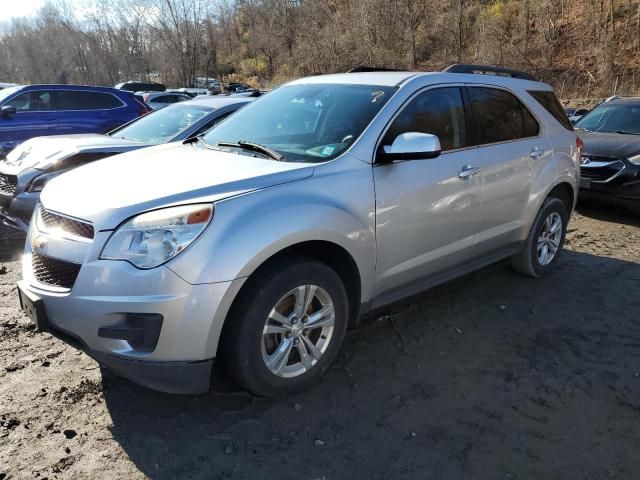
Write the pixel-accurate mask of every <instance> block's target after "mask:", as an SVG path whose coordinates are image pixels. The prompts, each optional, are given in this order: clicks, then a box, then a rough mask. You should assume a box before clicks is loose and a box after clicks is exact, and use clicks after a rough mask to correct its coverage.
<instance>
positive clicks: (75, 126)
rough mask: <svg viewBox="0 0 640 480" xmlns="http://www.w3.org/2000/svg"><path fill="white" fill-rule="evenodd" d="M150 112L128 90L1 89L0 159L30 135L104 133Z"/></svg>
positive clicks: (27, 87) (43, 87)
mask: <svg viewBox="0 0 640 480" xmlns="http://www.w3.org/2000/svg"><path fill="white" fill-rule="evenodd" d="M148 111H149V109H148V107H147V106H146V105H144V103H142V102H140V101H139V100H137V99H136V98H135V97H134V96H133V94H132V93H131V92H127V91H123V90H117V89H115V88H107V87H87V86H80V85H27V86H20V85H18V86H15V87H9V88H5V89H3V90H0V158H1V157H3V156H4V155H6V154H7V153H8V152H9V151H11V150H13V149H14V148H15V147H16V146H17V145H19V144H20V143H22V142H24V141H25V140H28V139H30V138H32V137H42V136H47V135H67V134H71V133H106V132H108V131H111V130H113V129H114V128H116V127H119V126H120V125H123V124H125V123H127V122H129V121H130V120H132V119H134V118H136V117H138V116H139V115H143V114H145V113H147V112H148Z"/></svg>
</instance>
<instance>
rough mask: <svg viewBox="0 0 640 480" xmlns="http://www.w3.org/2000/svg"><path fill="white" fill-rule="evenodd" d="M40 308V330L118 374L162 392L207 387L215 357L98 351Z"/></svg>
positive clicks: (199, 390) (194, 391)
mask: <svg viewBox="0 0 640 480" xmlns="http://www.w3.org/2000/svg"><path fill="white" fill-rule="evenodd" d="M38 300H41V299H38ZM41 310H42V311H41V312H40V315H41V317H40V320H39V325H38V326H39V328H40V330H41V331H43V332H48V333H50V334H51V335H53V336H54V337H56V338H58V339H60V340H62V341H64V342H66V343H68V344H69V345H71V346H72V347H74V348H77V349H78V350H81V351H83V352H84V353H86V354H87V355H89V356H90V357H91V358H93V359H94V360H96V361H97V362H98V363H100V364H101V365H103V366H105V367H107V368H108V369H109V370H111V371H113V372H114V373H116V374H117V375H120V376H121V377H124V378H127V379H129V380H131V381H133V382H135V383H138V384H140V385H142V386H144V387H147V388H151V389H153V390H158V391H161V392H165V393H176V394H198V393H204V392H206V391H208V390H209V384H210V381H211V372H212V368H213V363H214V361H215V359H214V358H210V359H207V360H202V361H193V362H168V361H164V362H154V361H148V360H136V359H130V358H126V357H122V356H119V355H114V354H110V353H105V352H100V351H97V350H93V349H91V348H90V347H89V346H88V345H87V344H86V343H85V342H84V341H83V340H82V338H80V337H78V336H77V335H74V334H72V333H70V332H67V331H65V330H63V329H61V328H59V327H57V326H55V325H53V324H51V323H50V322H49V321H48V317H47V315H46V310H45V308H44V307H43V308H41Z"/></svg>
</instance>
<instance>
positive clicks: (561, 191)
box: [545, 182, 576, 215]
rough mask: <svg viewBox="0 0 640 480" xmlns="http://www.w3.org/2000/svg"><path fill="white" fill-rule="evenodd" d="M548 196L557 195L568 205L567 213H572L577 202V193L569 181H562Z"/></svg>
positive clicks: (556, 196)
mask: <svg viewBox="0 0 640 480" xmlns="http://www.w3.org/2000/svg"><path fill="white" fill-rule="evenodd" d="M548 197H555V198H558V199H559V200H560V201H562V203H564V204H565V205H566V206H567V207H568V211H567V214H568V215H571V212H572V211H573V208H574V206H575V202H576V194H575V192H574V189H573V187H572V186H571V184H570V183H569V182H560V183H558V184H557V185H555V186H554V187H553V188H552V189H551V190H550V191H549V193H547V196H546V197H545V198H548Z"/></svg>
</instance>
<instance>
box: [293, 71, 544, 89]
mask: <svg viewBox="0 0 640 480" xmlns="http://www.w3.org/2000/svg"><path fill="white" fill-rule="evenodd" d="M418 78H428V79H429V80H430V81H431V83H460V82H464V83H484V84H493V85H500V86H504V87H515V86H518V87H521V88H522V87H525V88H538V89H539V88H541V87H544V90H551V89H552V88H551V87H550V86H549V85H547V84H546V83H542V82H538V81H532V80H523V79H520V78H512V77H507V76H503V75H480V74H472V73H447V72H357V73H337V74H330V75H318V76H315V77H305V78H300V79H298V80H294V81H292V82H290V83H289V85H304V84H318V83H334V84H335V83H338V84H345V85H379V86H386V87H396V86H401V85H402V84H404V83H407V81H408V80H410V79H418Z"/></svg>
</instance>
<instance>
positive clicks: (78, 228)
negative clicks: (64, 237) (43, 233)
mask: <svg viewBox="0 0 640 480" xmlns="http://www.w3.org/2000/svg"><path fill="white" fill-rule="evenodd" d="M40 219H41V220H42V224H43V225H44V227H45V228H47V229H50V230H55V229H59V230H62V231H63V232H67V233H70V234H72V235H75V236H77V237H82V238H88V239H89V240H92V239H93V235H94V230H93V226H92V225H91V224H89V223H86V222H81V221H80V220H74V219H72V218H69V217H63V216H62V215H58V214H57V213H53V212H50V211H49V210H46V209H45V208H43V207H40Z"/></svg>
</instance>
